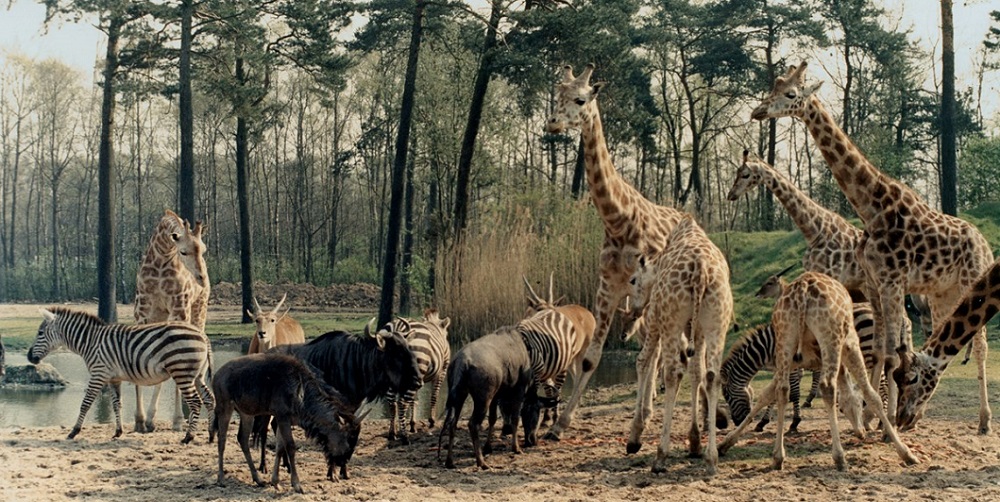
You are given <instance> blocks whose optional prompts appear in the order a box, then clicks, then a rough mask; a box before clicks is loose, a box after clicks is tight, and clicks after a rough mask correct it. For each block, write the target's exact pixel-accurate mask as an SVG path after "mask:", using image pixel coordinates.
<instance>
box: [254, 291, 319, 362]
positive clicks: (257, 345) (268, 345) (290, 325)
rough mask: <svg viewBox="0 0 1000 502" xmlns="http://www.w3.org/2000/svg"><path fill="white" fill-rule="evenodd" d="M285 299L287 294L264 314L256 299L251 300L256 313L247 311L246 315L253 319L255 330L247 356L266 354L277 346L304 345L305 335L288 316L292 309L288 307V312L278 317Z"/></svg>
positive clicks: (297, 324)
mask: <svg viewBox="0 0 1000 502" xmlns="http://www.w3.org/2000/svg"><path fill="white" fill-rule="evenodd" d="M287 297H288V294H287V293H286V294H284V295H282V297H281V301H280V302H278V305H277V306H276V307H274V310H272V311H271V312H264V310H263V309H261V308H260V304H259V303H257V299H256V298H254V299H253V305H254V307H256V310H257V312H256V313H253V312H250V311H249V310H248V311H247V314H248V315H249V316H250V317H253V319H254V323H255V324H256V325H257V329H256V331H255V332H254V336H253V338H251V339H250V350H248V351H247V354H257V353H260V352H267V351H268V350H270V349H272V348H274V347H276V346H278V345H288V344H292V343H305V341H306V333H305V331H304V330H303V329H302V325H301V324H299V321H296V320H295V319H292V318H291V317H290V316H289V315H288V310H291V309H292V308H291V307H288V310H286V311H285V312H284V313H283V314H281V315H278V312H279V311H280V310H281V306H282V305H284V304H285V298H287Z"/></svg>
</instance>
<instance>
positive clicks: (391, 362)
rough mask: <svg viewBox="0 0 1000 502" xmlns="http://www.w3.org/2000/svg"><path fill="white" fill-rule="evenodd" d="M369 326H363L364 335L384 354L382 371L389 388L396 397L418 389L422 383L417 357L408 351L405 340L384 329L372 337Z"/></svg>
mask: <svg viewBox="0 0 1000 502" xmlns="http://www.w3.org/2000/svg"><path fill="white" fill-rule="evenodd" d="M373 321H374V319H373ZM371 324H372V323H368V325H366V326H365V334H366V335H368V336H372V337H374V338H375V339H376V341H377V342H378V348H379V350H380V351H382V353H383V354H384V359H383V370H384V372H385V376H386V377H387V378H388V379H389V386H390V387H391V388H392V389H395V390H396V393H397V394H398V395H403V394H405V393H407V392H408V391H411V390H412V391H416V390H417V389H419V388H420V387H421V386H422V385H423V384H424V381H423V378H421V376H420V368H419V367H418V365H417V356H416V354H414V353H413V351H412V350H410V345H409V343H407V342H406V338H403V335H400V334H399V333H393V332H391V331H388V330H385V329H382V330H379V331H378V332H377V333H375V334H374V335H372V334H371Z"/></svg>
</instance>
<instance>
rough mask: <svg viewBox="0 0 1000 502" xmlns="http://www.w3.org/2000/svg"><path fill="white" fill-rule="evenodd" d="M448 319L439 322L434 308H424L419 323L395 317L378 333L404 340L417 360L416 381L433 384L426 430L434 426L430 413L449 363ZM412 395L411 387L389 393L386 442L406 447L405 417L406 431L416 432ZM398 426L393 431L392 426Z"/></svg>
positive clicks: (413, 392)
mask: <svg viewBox="0 0 1000 502" xmlns="http://www.w3.org/2000/svg"><path fill="white" fill-rule="evenodd" d="M450 325H451V319H449V318H447V317H445V318H444V319H442V318H441V317H439V315H438V311H437V310H435V309H427V310H426V311H425V312H424V317H423V319H422V320H408V319H405V318H397V319H396V320H394V321H392V322H390V323H388V324H386V325H385V326H384V327H383V328H382V330H384V331H387V332H389V333H393V334H399V335H400V336H402V337H403V338H405V339H406V342H407V344H408V345H409V346H410V350H411V351H413V355H414V356H416V358H417V368H418V369H419V370H420V378H421V380H422V381H423V382H424V383H425V384H426V383H428V382H433V385H434V387H433V388H432V389H431V403H430V412H429V416H428V419H427V422H428V424H429V427H431V428H433V427H434V414H435V409H436V407H437V400H438V395H439V394H440V392H441V385H442V384H443V383H444V380H445V377H446V376H447V375H448V363H449V362H450V361H451V347H450V346H449V345H448V326H450ZM416 395H417V389H414V388H411V389H409V390H408V391H407V392H405V393H403V394H398V393H396V392H395V391H390V393H389V400H390V402H391V403H392V408H393V409H392V416H391V417H390V421H389V439H390V440H394V439H396V438H397V437H398V438H399V439H400V441H401V442H402V443H403V444H408V443H409V439H408V438H407V437H406V415H407V412H409V415H410V432H416V401H417V399H416ZM397 421H398V424H399V429H398V432H397V427H396V424H397Z"/></svg>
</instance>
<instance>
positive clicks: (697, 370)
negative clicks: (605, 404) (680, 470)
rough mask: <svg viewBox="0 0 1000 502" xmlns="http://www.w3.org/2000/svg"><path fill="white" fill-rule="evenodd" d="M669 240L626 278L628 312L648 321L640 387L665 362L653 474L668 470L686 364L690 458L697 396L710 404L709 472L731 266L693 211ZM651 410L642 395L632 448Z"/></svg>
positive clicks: (729, 316) (715, 457) (649, 384)
mask: <svg viewBox="0 0 1000 502" xmlns="http://www.w3.org/2000/svg"><path fill="white" fill-rule="evenodd" d="M668 240H669V241H670V244H669V245H668V246H667V247H666V248H664V249H663V251H661V252H660V253H658V254H657V255H655V256H653V257H650V258H649V259H648V260H647V259H646V257H645V256H642V255H641V256H639V258H638V267H637V269H636V272H635V273H634V274H633V275H632V277H631V278H630V279H629V283H630V285H631V287H632V294H631V298H633V299H634V302H633V305H634V311H633V312H632V315H639V314H641V315H642V316H643V319H645V322H646V325H647V326H649V328H648V330H649V332H648V334H647V336H646V339H645V341H644V342H643V346H642V352H643V353H646V354H647V355H646V356H645V357H643V356H640V358H639V359H640V360H644V361H647V366H646V367H645V368H642V371H640V373H639V378H640V381H639V388H640V389H652V388H653V385H654V384H653V379H654V378H655V377H656V373H657V371H656V365H655V364H653V362H655V361H658V360H660V361H662V362H663V368H662V372H661V375H662V377H663V385H664V388H665V390H664V392H663V394H664V397H665V399H664V405H663V431H662V433H661V435H660V445H659V447H657V449H656V459H655V460H654V462H653V466H652V470H653V472H654V473H660V472H666V470H667V469H666V461H667V456H668V454H669V452H670V426H671V423H672V421H673V420H672V419H673V410H674V403H675V401H676V399H677V391H678V389H679V388H680V382H681V378H682V377H683V376H684V372H685V370H686V371H687V373H689V374H690V375H691V428H690V430H689V432H688V443H689V449H688V452H689V456H692V457H697V456H701V454H702V451H701V431H700V430H699V428H698V419H699V418H701V416H700V414H699V411H698V407H699V405H700V402H701V397H705V400H706V402H707V404H706V405H705V406H706V408H707V410H708V419H707V421H706V428H707V429H708V450H707V452H705V462H706V463H707V464H708V471H709V473H710V474H715V472H716V469H717V466H718V463H719V453H718V448H717V445H716V428H715V419H716V414H717V407H718V402H719V394H720V392H719V391H720V390H721V387H720V380H719V378H718V377H719V371H720V368H721V365H722V348H723V345H724V344H725V341H726V332H727V331H729V326H730V325H732V323H733V291H732V289H731V288H730V285H729V265H728V263H727V262H726V256H725V255H724V254H722V251H720V250H719V248H718V247H716V246H715V244H713V243H712V241H711V240H709V238H708V235H706V234H705V231H704V230H702V228H701V227H700V226H699V225H698V223H696V222H695V221H694V217H692V216H689V215H688V216H685V217H684V218H683V219H682V220H681V221H680V223H678V224H677V226H675V227H674V231H673V232H672V233H671V234H670V236H669V239H668ZM644 398H645V399H644ZM651 415H652V396H651V395H649V394H646V395H643V394H641V393H640V396H639V401H638V402H637V403H636V410H635V415H634V417H633V419H632V428H631V430H630V432H629V440H628V448H629V450H630V451H632V452H634V451H638V450H639V447H640V446H641V438H642V431H643V429H645V427H646V423H647V422H649V418H650V416H651Z"/></svg>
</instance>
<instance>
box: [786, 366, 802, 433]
mask: <svg viewBox="0 0 1000 502" xmlns="http://www.w3.org/2000/svg"><path fill="white" fill-rule="evenodd" d="M788 383H789V391H788V400H789V401H791V402H792V425H789V426H788V432H789V433H791V432H798V431H799V422H801V421H802V410H801V408H800V407H799V396H800V394H799V392H800V389H801V388H800V387H799V386H800V385H801V384H802V368H796V369H794V370H792V374H791V375H790V376H789V377H788Z"/></svg>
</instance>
